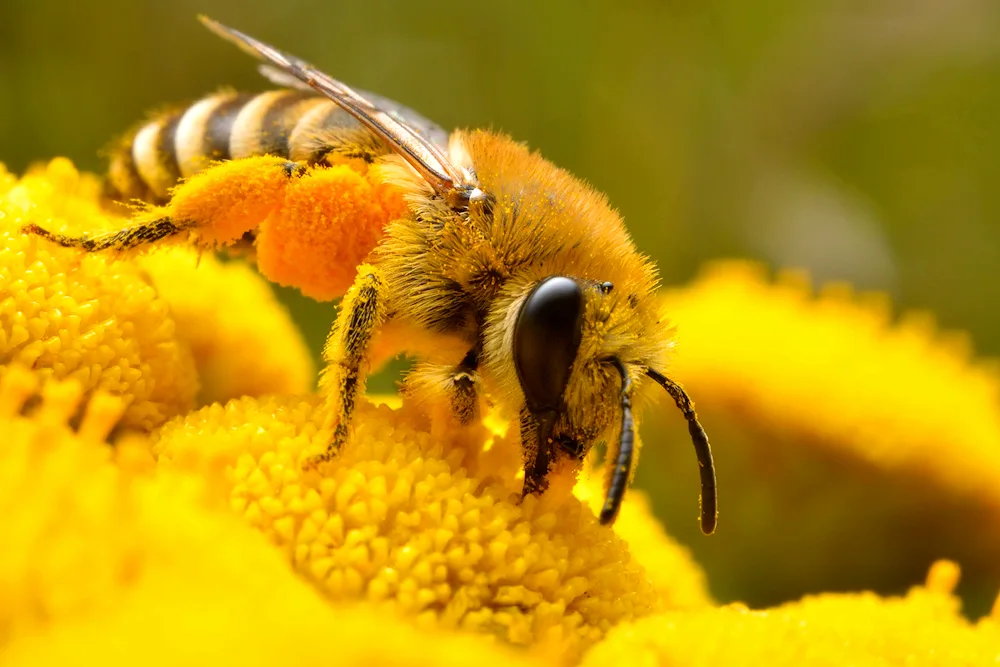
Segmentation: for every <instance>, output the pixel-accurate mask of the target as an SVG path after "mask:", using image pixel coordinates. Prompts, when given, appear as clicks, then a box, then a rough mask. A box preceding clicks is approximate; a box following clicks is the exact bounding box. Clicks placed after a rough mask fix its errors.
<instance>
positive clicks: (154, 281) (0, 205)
mask: <svg viewBox="0 0 1000 667" xmlns="http://www.w3.org/2000/svg"><path fill="white" fill-rule="evenodd" d="M99 200H100V187H99V183H98V181H97V179H95V178H94V177H93V176H90V175H87V174H80V173H78V172H77V171H76V169H75V168H74V167H73V166H72V165H71V164H70V163H69V162H68V161H66V160H62V159H56V160H53V161H52V162H51V163H49V164H48V165H47V166H45V167H42V168H37V169H35V170H33V171H31V172H29V173H28V174H27V175H26V176H24V178H22V179H20V180H18V179H16V178H14V177H13V176H11V175H10V174H8V173H7V172H6V171H3V170H2V168H0V237H2V242H3V245H2V248H0V295H3V298H4V301H3V304H4V305H3V306H2V308H0V360H2V361H3V365H4V366H6V365H8V364H11V363H19V364H23V365H28V366H31V367H33V368H35V369H37V370H38V371H39V372H40V373H41V374H42V375H43V376H45V377H52V378H56V379H63V378H73V379H75V380H77V381H79V382H80V383H81V385H82V387H83V388H84V391H85V392H86V393H87V394H88V395H89V394H90V393H91V392H93V391H95V390H98V389H100V390H103V391H105V392H109V393H112V394H115V395H118V396H121V397H123V398H124V399H125V401H126V404H127V408H126V411H125V414H124V416H123V419H122V424H123V426H127V427H133V428H140V429H144V430H148V429H151V428H153V427H154V426H157V425H159V424H161V423H162V422H164V421H165V420H166V419H168V418H170V417H173V416H175V415H178V414H181V413H183V412H186V411H187V410H189V409H191V408H192V407H194V405H195V398H196V394H197V393H198V388H199V384H201V387H202V391H201V395H202V399H203V400H206V401H210V400H226V399H228V398H231V397H233V396H240V395H244V394H250V395H255V394H260V393H268V392H301V391H306V390H307V389H308V388H309V387H310V386H311V384H312V372H313V369H312V362H311V359H310V357H309V353H308V350H307V348H306V346H305V343H304V341H303V340H302V337H301V335H300V334H299V333H298V331H297V330H296V329H295V328H294V327H293V326H292V324H291V320H290V319H289V317H288V314H287V312H286V311H285V310H284V308H283V307H282V306H281V305H280V304H278V303H277V301H276V300H275V299H274V297H273V295H272V294H271V291H270V288H269V287H268V286H267V284H266V283H265V282H264V281H263V280H261V278H260V277H259V276H257V275H255V274H254V273H253V272H251V271H250V270H249V269H248V268H246V267H244V266H240V265H237V264H222V263H220V262H219V261H218V260H216V259H215V258H213V257H205V258H202V259H201V261H200V262H199V256H198V254H197V253H196V252H195V251H193V250H190V249H186V248H171V249H166V250H161V251H158V252H156V253H152V254H149V255H148V256H143V257H139V258H130V259H128V260H124V259H122V260H118V259H116V258H114V257H110V256H108V255H106V254H94V253H83V252H80V251H76V250H71V249H67V248H61V247H58V246H56V245H54V244H51V243H47V242H45V241H43V240H41V239H38V238H35V237H29V236H25V235H24V234H22V233H21V232H20V229H21V227H23V226H24V225H26V224H39V225H42V226H44V227H46V228H49V229H53V230H57V231H60V232H64V233H83V232H86V233H94V232H102V231H107V230H110V229H114V228H115V227H120V226H122V225H123V224H124V223H125V220H124V219H123V218H118V217H116V216H113V215H111V214H109V213H108V212H106V211H105V210H103V209H102V208H101V206H100V201H99Z"/></svg>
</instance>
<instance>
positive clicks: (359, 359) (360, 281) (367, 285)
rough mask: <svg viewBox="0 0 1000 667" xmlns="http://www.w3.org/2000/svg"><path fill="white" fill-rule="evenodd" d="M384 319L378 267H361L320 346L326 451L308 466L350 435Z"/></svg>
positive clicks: (332, 452)
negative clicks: (323, 363) (370, 355)
mask: <svg viewBox="0 0 1000 667" xmlns="http://www.w3.org/2000/svg"><path fill="white" fill-rule="evenodd" d="M385 320H386V284H385V280H384V278H383V277H382V275H381V273H380V272H379V270H378V268H377V267H375V266H372V265H370V264H363V265H361V266H360V267H359V268H358V276H357V278H356V279H355V281H354V285H353V286H352V287H351V288H350V289H349V290H348V291H347V294H346V296H344V300H343V301H342V302H341V304H340V312H339V313H338V315H337V321H336V322H335V323H334V325H333V329H332V330H331V331H330V335H329V336H327V339H326V345H325V346H324V347H323V358H324V360H325V361H326V368H325V370H324V371H323V377H322V379H321V380H320V390H321V392H322V393H323V395H324V396H325V401H324V409H325V411H326V413H325V414H326V419H325V421H324V428H323V433H328V434H331V439H330V441H329V442H328V443H327V447H326V450H325V451H324V452H323V453H321V454H318V455H317V456H315V457H313V458H312V459H310V461H309V462H308V463H309V465H316V464H319V463H322V462H324V461H329V460H331V459H332V458H333V457H334V456H336V454H337V450H339V449H340V446H341V445H343V444H344V443H345V442H346V441H347V438H348V435H349V434H350V427H351V417H352V416H353V415H354V406H355V403H356V401H357V397H358V394H359V393H361V392H363V391H364V387H365V380H366V377H365V371H367V368H364V366H365V365H366V362H367V357H368V348H369V345H370V344H371V340H372V336H373V335H374V334H375V332H376V331H377V330H378V329H379V327H381V326H382V324H384V323H385Z"/></svg>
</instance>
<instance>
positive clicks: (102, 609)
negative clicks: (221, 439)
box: [0, 367, 532, 667]
mask: <svg viewBox="0 0 1000 667" xmlns="http://www.w3.org/2000/svg"><path fill="white" fill-rule="evenodd" d="M37 389H38V376H37V375H35V374H33V373H30V372H28V371H27V370H25V369H23V368H20V367H12V368H8V369H7V374H6V375H5V377H4V378H3V380H2V381H0V511H2V512H3V517H4V521H3V522H2V523H0V542H2V543H3V544H4V545H5V548H4V549H2V550H0V662H3V664H4V665H19V666H20V665H25V666H26V665H47V664H52V665H58V664H68V663H79V662H81V661H84V662H91V661H96V660H99V661H100V663H101V664H104V665H134V664H137V663H142V664H149V665H177V664H184V665H210V664H243V665H273V664H276V663H292V664H306V663H311V664H319V663H323V662H326V661H328V660H329V658H330V656H331V655H336V656H337V663H338V664H341V665H369V664H399V665H413V666H414V667H416V666H420V665H461V664H466V661H467V659H468V656H469V655H470V654H475V655H476V656H477V661H478V662H481V664H483V665H486V666H492V665H498V666H500V665H502V666H508V665H510V666H514V665H527V664H532V663H531V662H530V660H529V659H528V658H526V657H521V656H518V655H516V654H514V653H513V652H511V651H508V650H505V649H504V648H503V647H498V646H494V645H491V644H490V642H488V641H484V640H483V639H481V638H477V637H460V636H456V635H454V634H449V633H447V632H444V631H442V630H434V631H420V632H418V631H417V630H416V629H414V628H412V627H411V626H409V625H407V624H405V623H404V622H402V621H400V620H396V619H394V618H392V617H386V616H385V615H384V614H377V613H376V612H375V611H374V610H371V609H360V608H354V607H337V608H334V607H331V606H330V605H329V604H326V603H324V602H323V601H322V600H321V598H320V597H319V596H318V595H316V594H315V592H314V591H313V590H311V589H310V587H309V586H307V585H306V584H305V583H303V582H302V581H301V580H300V579H299V578H298V577H296V576H295V574H294V573H293V572H292V570H291V569H289V568H288V567H287V565H286V564H285V563H284V562H282V559H281V557H280V554H279V553H278V551H276V550H274V549H273V548H271V547H270V546H268V545H267V543H266V541H265V540H264V539H262V538H261V536H260V535H259V534H258V533H256V532H255V531H253V530H252V529H251V528H249V527H247V526H246V525H245V524H244V523H243V522H242V521H240V520H239V518H238V517H235V516H233V515H232V514H231V513H230V512H228V511H227V509H226V506H225V503H220V502H218V499H219V492H218V489H216V488H215V487H216V485H217V484H218V483H219V482H218V479H219V476H218V475H217V474H216V475H212V474H205V475H203V476H199V477H194V476H190V475H183V474H177V473H176V472H167V471H163V470H157V471H154V470H153V469H152V460H151V459H150V458H149V453H148V450H147V449H146V448H145V446H144V443H143V442H142V440H136V439H134V438H133V439H129V440H126V441H123V442H119V444H118V446H117V448H116V450H112V449H111V448H109V447H108V446H107V445H105V444H104V439H105V438H106V436H107V434H108V432H109V431H110V430H111V428H112V427H113V426H114V425H115V423H116V421H117V418H118V417H119V416H120V415H121V413H122V409H123V405H122V402H121V400H120V399H117V398H114V397H111V396H108V395H106V394H102V393H98V394H96V395H94V396H93V398H92V399H91V400H90V402H89V403H88V404H87V405H86V406H85V407H84V409H83V410H82V412H83V415H84V417H83V420H82V422H81V424H80V426H79V428H78V429H76V430H74V429H73V428H71V427H70V426H68V425H67V422H68V421H69V420H70V418H71V417H72V415H73V414H74V413H75V412H76V411H77V409H78V406H79V405H80V399H81V395H82V391H81V387H80V385H79V383H78V382H75V381H71V382H67V383H60V384H53V383H51V382H48V383H46V384H44V385H43V387H42V389H41V394H42V400H41V402H40V403H38V404H37V406H36V407H33V408H30V409H29V408H28V406H31V405H35V403H33V402H32V401H30V399H31V397H32V396H33V395H34V394H35V392H36V390H37ZM26 409H28V414H26V415H23V414H21V413H23V412H25V410H26ZM203 472H205V471H203Z"/></svg>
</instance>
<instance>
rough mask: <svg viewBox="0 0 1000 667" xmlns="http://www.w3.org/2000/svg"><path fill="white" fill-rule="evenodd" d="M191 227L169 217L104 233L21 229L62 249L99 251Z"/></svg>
mask: <svg viewBox="0 0 1000 667" xmlns="http://www.w3.org/2000/svg"><path fill="white" fill-rule="evenodd" d="M192 227H194V225H193V224H192V223H190V222H177V221H175V220H173V219H171V218H170V217H162V218H156V219H155V220H151V221H149V222H144V223H142V224H139V225H134V226H131V227H126V228H124V229H121V230H119V231H117V232H109V233H107V234H95V235H83V236H67V235H65V234H54V233H53V232H50V231H49V230H47V229H44V228H42V227H39V226H38V225H35V224H31V225H25V226H24V227H22V228H21V231H22V232H23V233H25V234H33V235H35V236H40V237H42V238H43V239H45V240H46V241H51V242H52V243H55V244H57V245H61V246H62V247H64V248H79V249H81V250H85V251H86V252H100V251H102V250H117V251H125V250H132V249H133V248H138V247H139V246H142V245H146V244H148V243H156V242H157V241H160V240H162V239H165V238H169V237H171V236H176V235H177V234H180V233H181V232H184V231H186V230H189V229H191V228H192Z"/></svg>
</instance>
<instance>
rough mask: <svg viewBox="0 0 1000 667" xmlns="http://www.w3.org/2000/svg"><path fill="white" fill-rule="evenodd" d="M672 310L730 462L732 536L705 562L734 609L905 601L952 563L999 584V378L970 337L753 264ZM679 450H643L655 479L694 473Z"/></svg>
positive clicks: (713, 279)
mask: <svg viewBox="0 0 1000 667" xmlns="http://www.w3.org/2000/svg"><path fill="white" fill-rule="evenodd" d="M665 310H666V312H668V313H669V315H670V317H671V319H672V320H673V321H674V323H675V324H676V325H677V327H678V353H677V358H676V361H675V364H674V367H673V369H672V372H673V375H674V377H675V378H676V379H678V380H679V381H681V382H683V383H684V384H685V385H686V386H687V387H688V388H689V389H690V390H691V394H692V396H694V397H696V399H697V401H698V409H699V413H700V414H701V416H702V419H703V420H704V422H705V425H706V428H707V429H708V430H709V432H710V433H712V436H713V443H714V445H715V449H716V455H717V459H718V461H719V485H720V489H722V492H723V494H724V499H723V505H724V514H723V517H724V518H723V520H724V521H725V525H726V530H724V531H721V534H720V535H718V536H717V539H715V540H713V542H712V543H711V544H708V543H706V542H705V541H702V540H693V541H692V546H693V547H694V549H695V551H696V553H698V555H699V556H700V557H701V558H702V559H704V560H703V562H705V563H706V565H707V569H708V570H709V572H711V573H712V574H713V576H714V584H715V585H716V587H717V588H716V590H717V591H719V592H720V593H722V595H723V596H724V597H736V598H737V599H744V600H747V601H749V602H751V603H753V604H773V603H775V602H778V601H781V600H785V599H792V598H795V597H798V596H799V595H801V594H802V593H804V592H808V591H817V590H824V589H831V588H832V589H840V590H852V589H853V590H856V589H859V588H873V587H877V588H879V589H880V590H884V591H890V590H894V589H896V590H898V589H899V588H901V587H903V586H906V585H908V583H909V582H912V581H913V580H914V579H916V578H917V577H919V576H920V573H921V572H922V571H923V570H924V569H925V568H926V567H927V564H928V563H930V562H932V561H933V560H934V559H936V558H940V557H942V556H949V557H955V558H958V559H959V560H960V561H961V562H962V564H963V568H964V569H965V571H966V586H967V587H968V588H969V589H970V590H972V589H978V590H990V591H991V590H995V588H996V587H997V586H998V585H1000V561H998V560H997V558H996V553H995V549H994V548H993V547H994V546H995V545H996V544H997V542H998V540H1000V376H998V374H997V372H996V368H995V365H991V364H988V363H983V362H979V361H975V360H973V359H972V358H971V355H970V352H969V345H968V343H967V340H966V338H965V337H964V336H958V335H943V334H939V333H936V332H935V331H934V329H933V327H932V326H931V325H930V324H929V322H928V319H927V317H926V316H910V317H907V318H903V319H902V321H900V322H899V323H893V322H892V321H891V318H890V316H889V309H888V306H887V303H886V299H885V297H884V296H881V295H870V296H864V297H862V296H854V295H852V294H851V292H850V291H849V290H848V289H847V288H846V287H843V286H830V287H827V288H825V289H824V290H822V291H821V292H820V294H818V295H813V294H812V293H811V292H810V290H809V289H808V287H807V286H806V284H805V281H804V280H803V279H802V277H801V276H798V275H796V274H784V275H783V276H782V277H780V278H779V279H778V280H776V281H772V280H769V279H768V278H767V277H766V276H765V275H764V272H763V271H762V270H761V269H760V268H759V267H755V266H752V265H749V264H747V263H738V262H729V263H722V264H717V265H715V266H714V267H712V268H711V269H710V270H709V271H707V272H706V273H705V274H704V275H703V276H702V277H701V278H699V279H698V280H696V281H695V282H694V283H693V284H692V285H690V286H688V287H684V288H679V289H674V290H671V291H669V292H668V293H667V294H666V297H665ZM647 425H650V423H649V422H647ZM647 437H649V436H647ZM676 449H678V448H676V447H671V448H662V449H657V450H653V449H652V448H647V449H646V450H644V451H645V452H646V465H645V466H644V467H643V468H642V469H640V475H641V474H644V473H645V474H649V473H650V472H651V471H653V470H654V469H656V468H660V469H673V468H674V467H675V466H676V467H679V466H681V465H684V464H686V463H687V461H686V460H684V459H682V458H680V457H681V456H682V455H684V454H686V452H683V451H681V452H679V453H677V454H674V450H676ZM667 456H669V457H675V456H676V457H677V458H676V460H675V459H674V458H671V459H670V462H669V463H665V462H664V461H665V457H667ZM685 483H686V481H685V480H683V479H679V480H678V483H677V485H676V488H677V490H678V491H677V492H678V493H685V494H690V493H693V492H694V491H693V490H692V489H691V488H690V487H689V486H684V484H685ZM672 486H673V485H672ZM686 498H687V496H685V499H686ZM727 498H728V501H726V500H725V499H727ZM679 503H680V498H678V501H677V504H678V505H679ZM663 507H665V508H669V507H670V505H668V504H666V503H664V505H663ZM676 518H677V517H673V516H672V515H668V519H676ZM671 525H676V528H677V529H678V530H679V531H683V530H685V524H684V523H683V522H681V521H679V520H676V521H672V522H671ZM944 545H947V546H946V547H945V546H944ZM946 549H947V550H946Z"/></svg>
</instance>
